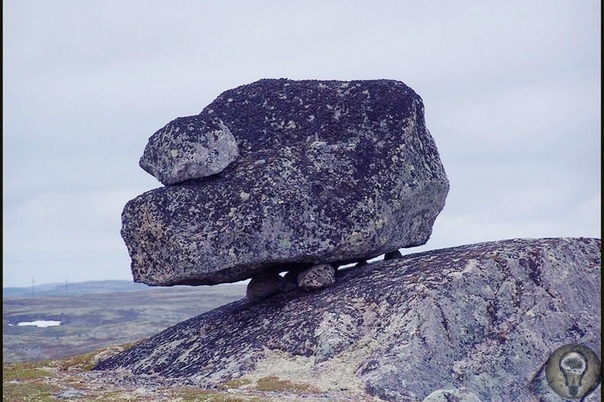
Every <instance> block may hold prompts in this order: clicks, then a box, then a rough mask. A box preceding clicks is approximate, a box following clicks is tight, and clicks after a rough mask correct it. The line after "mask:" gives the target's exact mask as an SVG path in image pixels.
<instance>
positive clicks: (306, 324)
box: [97, 238, 601, 402]
mask: <svg viewBox="0 0 604 402" xmlns="http://www.w3.org/2000/svg"><path fill="white" fill-rule="evenodd" d="M600 257H601V240H600V239H591V238H548V239H514V240H505V241H498V242H489V243H479V244H474V245H467V246H461V247H455V248H450V249H443V250H433V251H427V252H423V253H419V254H413V255H404V256H402V257H401V258H398V259H392V260H385V261H380V262H375V263H370V264H366V265H362V266H358V267H354V268H348V269H340V270H338V271H337V280H336V282H335V284H333V285H332V286H330V287H327V288H325V289H321V290H317V291H311V292H308V291H305V290H302V289H298V290H294V291H291V292H287V293H281V294H277V295H275V296H272V297H270V298H268V299H265V300H261V301H259V302H256V303H249V302H248V301H247V300H246V299H243V300H241V301H238V302H234V303H231V304H229V305H226V306H223V307H221V308H218V309H216V310H213V311H210V312H207V313H204V314H202V315H200V316H197V317H194V318H191V319H190V320H187V321H184V322H182V323H180V324H177V325H175V326H173V327H171V328H168V329H166V330H165V331H163V332H161V333H159V334H157V335H155V336H153V337H151V338H149V339H147V340H145V341H143V342H142V343H140V344H138V345H136V346H134V347H132V348H130V349H128V350H126V351H124V352H122V353H120V354H118V355H116V356H113V357H110V358H108V359H106V360H105V361H103V362H101V363H100V364H99V366H98V367H97V369H100V370H116V369H119V370H125V371H126V372H129V373H133V374H135V375H144V374H149V375H151V374H153V375H159V376H162V377H167V378H180V379H182V381H186V382H187V383H192V384H197V385H200V386H202V387H214V386H217V385H220V384H224V383H225V382H227V381H229V380H231V379H233V378H240V379H245V378H258V377H263V376H277V377H279V378H281V379H286V380H291V381H295V382H306V383H309V384H312V385H313V386H315V387H319V388H321V389H322V390H342V389H346V390H349V391H351V392H356V393H361V394H365V395H367V394H369V395H371V396H373V397H375V398H379V400H384V401H410V402H414V401H416V402H420V401H424V400H425V401H439V400H452V399H446V398H449V397H451V398H453V397H455V398H458V399H459V400H463V401H473V402H474V401H476V400H480V401H485V402H486V401H493V402H497V401H501V402H504V401H505V402H507V401H538V400H539V401H559V400H560V396H558V395H557V394H556V393H554V391H552V389H551V388H550V387H549V386H548V385H547V379H546V374H545V367H546V364H547V362H548V360H549V358H550V356H551V355H552V354H553V353H554V352H555V351H556V350H557V349H558V348H560V347H561V346H564V345H568V344H580V345H584V346H586V347H588V348H590V349H591V350H593V352H594V353H595V354H596V355H597V356H601V350H600V342H601V301H600V295H601V259H600ZM594 395H596V396H595V397H594ZM443 398H444V399H443ZM584 400H586V401H592V400H593V401H596V400H599V398H598V397H597V390H596V391H595V392H593V393H590V394H588V395H586V397H585V399H584Z"/></svg>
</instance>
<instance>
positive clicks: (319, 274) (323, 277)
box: [298, 264, 336, 290]
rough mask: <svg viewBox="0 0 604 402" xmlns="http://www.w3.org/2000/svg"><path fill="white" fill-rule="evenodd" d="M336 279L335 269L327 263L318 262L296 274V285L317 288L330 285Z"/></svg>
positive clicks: (311, 288)
mask: <svg viewBox="0 0 604 402" xmlns="http://www.w3.org/2000/svg"><path fill="white" fill-rule="evenodd" d="M335 281H336V269H335V268H334V267H332V266H331V265H329V264H318V265H313V266H312V267H310V268H308V269H307V270H304V271H302V272H300V273H299V274H298V286H299V287H301V288H302V289H304V290H317V289H323V288H326V287H328V286H331V285H333V284H334V282H335Z"/></svg>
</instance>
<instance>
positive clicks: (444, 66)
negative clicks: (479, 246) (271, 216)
mask: <svg viewBox="0 0 604 402" xmlns="http://www.w3.org/2000/svg"><path fill="white" fill-rule="evenodd" d="M600 36H601V9H600V1H599V0H581V1H576V0H565V1H561V0H521V1H515V0H506V1H495V0H493V1H486V0H473V1H463V0H456V1H450V0H440V1H439V0H431V1H417V0H412V1H407V0H389V1H386V0H384V1H379V0H371V1H369V0H368V1H353V0H318V1H314V0H297V1H296V0H274V1H269V0H255V1H246V0H239V1H235V0H220V1H199V0H195V1H176V0H165V1H150V0H144V1H135V0H128V1H122V0H119V1H111V0H109V1H108V0H103V1H84V0H71V1H61V0H53V1H47V0H5V1H4V2H3V280H4V283H3V286H5V287H6V286H31V284H32V279H33V280H34V281H35V283H36V284H42V283H52V282H64V281H65V280H68V281H69V282H79V281H86V280H103V279H126V280H132V276H131V272H130V258H129V256H128V252H127V249H126V246H125V245H124V243H123V241H122V239H121V237H120V228H121V220H120V214H121V212H122V208H123V207H124V205H125V204H126V202H127V201H128V200H130V199H132V198H134V197H135V196H137V195H139V194H141V193H142V192H144V191H147V190H150V189H153V188H156V187H160V186H161V184H160V183H159V182H158V181H157V180H156V179H155V178H153V177H152V176H150V175H148V174H147V173H146V172H144V171H143V170H142V169H141V168H139V167H138V160H139V158H140V156H141V155H142V152H143V149H144V147H145V145H146V144H147V140H148V139H149V137H150V136H151V135H152V134H153V133H154V132H155V131H157V130H158V129H160V128H162V127H163V126H164V125H165V124H167V123H168V122H169V121H171V120H173V119H174V118H176V117H180V116H189V115H193V114H198V113H199V112H201V110H202V109H203V108H204V107H205V106H206V105H207V104H209V103H210V102H212V101H213V100H214V99H215V98H216V97H217V96H218V95H219V94H220V93H221V92H223V91H225V90H227V89H231V88H234V87H237V86H239V85H243V84H248V83H251V82H254V81H256V80H259V79H261V78H290V79H337V80H353V79H378V78H388V79H395V80H400V81H403V82H404V83H406V84H407V85H409V86H410V87H411V88H413V89H414V90H415V91H416V92H417V93H418V94H419V95H420V96H421V97H422V98H423V100H424V105H425V113H426V116H425V117H426V124H427V127H428V129H429V130H430V132H431V133H432V136H433V137H434V139H435V141H436V144H437V146H438V149H439V152H440V155H441V159H442V161H443V164H444V166H445V170H446V172H447V175H448V178H449V181H450V184H451V190H450V192H449V195H448V197H447V202H446V206H445V208H444V210H443V211H442V212H441V214H440V215H439V217H438V218H437V220H436V223H435V225H434V228H433V233H432V237H431V239H430V240H429V241H428V243H427V244H426V245H425V246H422V247H418V248H413V249H407V250H404V252H405V253H408V252H415V251H424V250H428V249H434V248H443V247H452V246H457V245H463V244H469V243H476V242H482V241H490V240H502V239H509V238H528V237H532V238H535V237H561V236H563V237H579V236H583V237H598V238H599V237H600V233H601V216H600V208H601V197H600V191H601V183H600V179H601V178H600V169H601V166H600V163H601V153H600V146H601V137H600V136H601V113H600V109H601V76H600V72H601V71H600V69H601V64H600V63H601V62H600V57H601V39H600Z"/></svg>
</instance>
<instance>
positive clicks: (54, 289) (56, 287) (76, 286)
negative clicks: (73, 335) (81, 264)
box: [2, 280, 149, 297]
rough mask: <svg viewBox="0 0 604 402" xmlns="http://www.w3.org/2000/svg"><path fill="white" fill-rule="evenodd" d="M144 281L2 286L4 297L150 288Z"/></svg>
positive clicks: (112, 291) (127, 290)
mask: <svg viewBox="0 0 604 402" xmlns="http://www.w3.org/2000/svg"><path fill="white" fill-rule="evenodd" d="M148 288H149V286H148V285H145V284H143V283H135V282H132V281H126V280H106V281H87V282H73V283H70V282H68V283H48V284H42V285H36V286H34V287H33V288H32V287H31V286H29V287H8V288H2V297H44V296H61V295H70V296H73V295H82V294H93V293H115V292H132V291H136V290H144V289H148Z"/></svg>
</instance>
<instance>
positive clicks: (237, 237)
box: [122, 79, 449, 286]
mask: <svg viewBox="0 0 604 402" xmlns="http://www.w3.org/2000/svg"><path fill="white" fill-rule="evenodd" d="M175 127H176V128H178V127H180V129H179V130H176V128H175ZM191 133H197V134H196V135H197V137H195V136H193V135H192V134H191ZM208 133H210V134H208ZM183 135H184V136H185V137H184V139H181V136H183ZM229 135H232V136H233V138H234V139H235V142H236V147H235V146H234V145H233V143H232V140H231V139H230V136H229ZM195 138H199V141H200V145H196V144H195V141H196V140H195ZM195 149H198V150H200V153H201V154H203V155H202V156H200V157H197V156H196V154H195V152H194V151H192V150H195ZM212 155H213V156H212ZM171 158H173V159H171ZM204 158H205V159H204ZM190 160H193V161H194V162H187V161H190ZM204 161H205V162H204ZM204 163H205V164H206V165H208V166H206V167H204ZM209 165H211V166H209ZM141 166H143V167H145V168H146V170H148V171H151V172H153V174H154V175H155V176H156V177H158V178H159V179H160V181H162V183H165V184H172V185H168V186H165V187H161V188H157V189H154V190H152V191H149V192H146V193H144V194H142V195H140V196H138V197H136V198H135V199H133V200H131V201H129V202H128V203H127V204H126V206H125V208H124V211H123V213H122V237H123V239H124V241H125V243H126V246H127V247H128V251H129V254H130V256H131V259H132V265H131V267H132V273H133V277H134V280H135V281H136V282H143V283H146V284H149V285H159V286H171V285H179V284H189V285H212V284H217V283H223V282H236V281H240V280H243V279H247V278H251V277H253V276H255V275H256V274H258V273H261V272H263V271H274V272H285V271H288V270H289V268H291V267H303V268H307V267H309V266H312V265H317V264H327V263H331V264H332V265H334V266H338V265H341V264H343V263H348V262H355V261H359V260H364V259H368V258H373V257H376V256H379V255H381V254H385V253H391V252H396V250H398V249H399V248H404V247H413V246H419V245H422V244H425V243H426V242H427V240H428V239H429V237H430V235H431V232H432V226H433V224H434V221H435V219H436V217H437V216H438V214H439V213H440V211H441V210H442V208H443V207H444V204H445V199H446V196H447V193H448V190H449V182H448V180H447V177H446V174H445V170H444V168H443V165H442V163H441V161H440V158H439V154H438V150H437V148H436V145H435V143H434V140H433V138H432V137H431V135H430V133H429V131H428V130H427V129H426V125H425V121H424V106H423V102H422V99H421V98H420V96H419V95H417V94H416V93H415V92H414V91H413V90H412V89H411V88H409V87H408V86H407V85H405V84H404V83H402V82H399V81H393V80H369V81H316V80H304V81H293V80H287V79H265V80H260V81H257V82H255V83H252V84H248V85H243V86H241V87H238V88H235V89H232V90H228V91H226V92H224V93H223V94H221V95H220V96H219V97H218V98H217V99H216V100H215V101H214V102H212V103H211V104H210V105H208V106H207V107H206V108H205V109H204V110H203V111H202V112H201V113H200V114H199V115H197V116H193V117H187V118H180V120H179V119H176V120H175V121H174V122H172V123H170V124H169V125H168V126H166V127H165V128H164V129H162V130H160V131H158V132H157V133H155V134H154V135H153V136H152V137H151V138H150V140H149V144H148V145H147V148H146V149H145V154H144V155H143V158H142V159H141ZM212 172H213V173H212Z"/></svg>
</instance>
